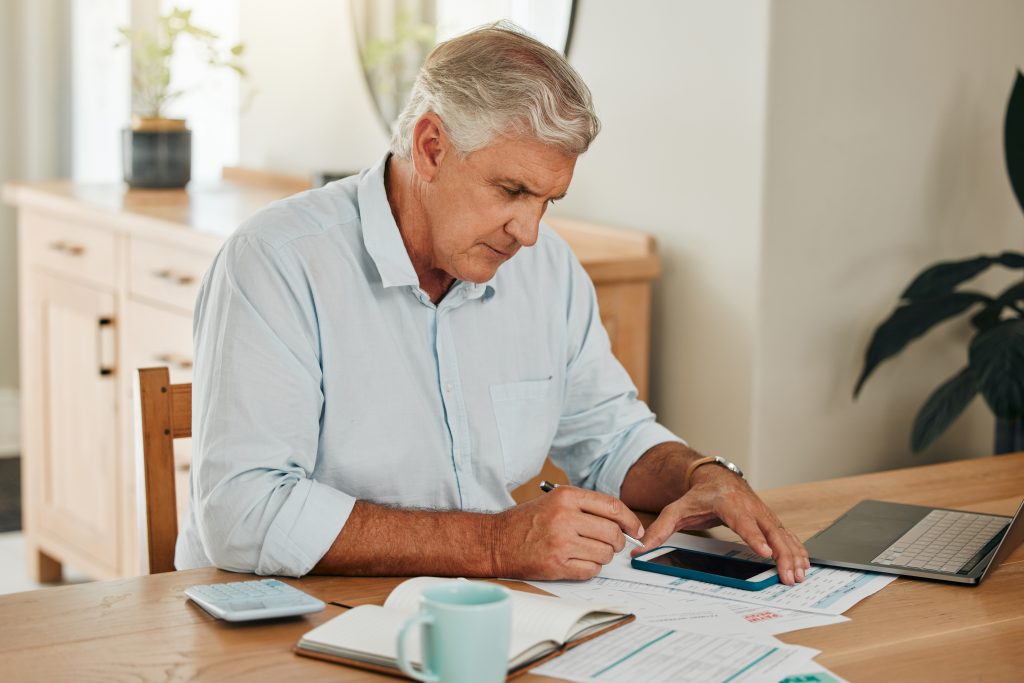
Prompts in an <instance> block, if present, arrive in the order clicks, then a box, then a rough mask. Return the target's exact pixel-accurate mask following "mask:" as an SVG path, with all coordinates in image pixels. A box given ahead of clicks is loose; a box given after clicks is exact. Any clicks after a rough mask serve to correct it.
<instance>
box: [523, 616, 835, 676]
mask: <svg viewBox="0 0 1024 683" xmlns="http://www.w3.org/2000/svg"><path fill="white" fill-rule="evenodd" d="M815 654H817V651H815V650H811V649H810V648H804V647H799V646H794V645H766V644H761V643H757V642H752V641H748V640H742V639H739V638H726V637H722V636H712V635H704V634H701V633H693V632H689V631H683V630H673V629H667V628H664V627H661V626H656V625H651V624H643V623H639V622H635V623H632V624H629V625H627V626H623V627H622V628H619V629H616V630H614V631H611V632H609V633H606V634H605V635H603V636H601V637H600V638H596V639H594V640H592V641H590V642H587V643H584V644H583V645H580V646H579V647H576V648H574V649H572V650H570V651H568V652H567V653H565V654H563V655H562V656H561V657H556V658H554V659H552V660H550V661H548V662H546V663H544V664H543V665H541V666H539V667H537V668H536V669H533V672H534V673H538V674H542V675H545V676H554V677H561V678H566V679H568V680H570V681H578V682H580V683H591V682H593V683H602V682H603V683H608V682H611V683H615V682H617V681H621V682H622V683H635V682H636V681H643V682H644V683H686V682H688V681H693V682H695V683H708V682H712V681H719V682H721V683H743V682H750V681H764V680H774V681H777V680H779V679H782V678H785V677H786V676H788V675H790V674H791V673H792V672H793V671H800V670H810V671H813V670H820V667H819V666H818V665H816V664H815V663H814V662H813V661H812V657H813V656H814V655H815Z"/></svg>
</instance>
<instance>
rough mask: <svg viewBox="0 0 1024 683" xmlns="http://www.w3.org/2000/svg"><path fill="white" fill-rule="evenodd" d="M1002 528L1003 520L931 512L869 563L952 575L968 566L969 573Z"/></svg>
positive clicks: (961, 513) (983, 516)
mask: <svg viewBox="0 0 1024 683" xmlns="http://www.w3.org/2000/svg"><path fill="white" fill-rule="evenodd" d="M1006 524H1007V522H1006V518H1005V517H993V516H991V515H979V514H977V513H973V512H956V511H953V510H932V511H931V512H929V513H928V515H927V516H926V517H925V518H924V519H922V520H921V521H920V522H918V523H917V524H915V525H914V526H913V527H912V528H911V529H910V531H908V532H907V533H905V534H903V535H902V536H900V537H899V538H898V539H897V540H896V542H895V543H893V544H892V545H890V546H889V547H888V548H886V549H885V550H883V551H882V552H881V554H879V555H878V557H876V558H875V559H874V560H872V562H873V563H874V564H883V565H892V566H896V567H909V568H911V569H926V570H929V571H938V572H949V573H953V574H956V573H958V572H961V570H963V569H965V568H966V565H968V564H970V567H969V568H966V570H967V571H970V569H973V568H974V565H976V564H977V563H978V561H980V560H981V559H982V557H984V555H982V557H975V556H976V555H978V554H979V551H981V550H985V551H986V552H988V550H990V549H991V547H990V546H991V545H992V544H991V543H990V542H991V541H992V540H993V539H994V538H995V537H996V535H998V534H999V532H1001V531H1002V530H1003V529H1004V528H1005V527H1006Z"/></svg>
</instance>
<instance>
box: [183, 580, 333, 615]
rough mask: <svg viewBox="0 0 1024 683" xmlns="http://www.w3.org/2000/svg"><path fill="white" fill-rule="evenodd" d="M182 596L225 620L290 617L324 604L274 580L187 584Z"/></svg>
mask: <svg viewBox="0 0 1024 683" xmlns="http://www.w3.org/2000/svg"><path fill="white" fill-rule="evenodd" d="M185 595H187V596H188V597H189V598H191V599H192V600H193V601H194V602H195V603H196V604H197V605H199V606H200V607H202V608H203V609H204V610H206V611H207V612H209V613H210V614H212V615H213V616H215V617H217V618H218V619H226V620H227V621H252V620H253V619H272V618H274V617H291V616H295V615H298V614H309V613H311V612H319V611H320V610H322V609H323V608H324V607H326V605H325V604H324V603H323V601H321V600H317V599H316V598H314V597H313V596H312V595H309V594H308V593H303V592H302V591H300V590H299V589H298V588H295V587H293V586H289V585H288V584H287V583H284V582H283V581H278V580H277V579H263V580H261V581H233V582H231V583H213V584H207V585H200V586H190V587H188V588H186V589H185Z"/></svg>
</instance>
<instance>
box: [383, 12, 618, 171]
mask: <svg viewBox="0 0 1024 683" xmlns="http://www.w3.org/2000/svg"><path fill="white" fill-rule="evenodd" d="M426 112H433V113H435V114H437V115H438V116H439V117H440V118H441V120H442V121H443V122H444V128H445V131H446V132H447V133H448V136H449V137H450V138H451V140H452V143H453V144H454V146H455V149H456V150H457V152H458V153H459V154H460V155H463V156H464V155H467V154H469V153H470V152H473V151H476V150H478V149H480V148H482V147H486V146H487V145H488V144H489V143H490V142H491V141H492V140H493V139H494V138H495V136H497V135H508V136H510V137H528V138H532V139H534V140H537V141H538V142H541V143H544V144H549V145H553V146H555V147H557V148H559V149H560V150H562V151H563V152H565V153H566V154H571V155H579V154H582V153H583V152H585V151H587V148H588V147H589V146H590V143H591V142H592V141H593V140H594V138H595V137H597V133H598V131H599V130H600V129H601V122H600V121H599V120H598V118H597V114H595V113H594V104H593V101H592V100H591V96H590V89H589V88H588V87H587V84H586V83H584V82H583V79H582V78H580V75H579V74H578V73H576V70H575V69H573V68H572V66H570V65H569V62H567V61H566V59H565V57H563V56H562V55H561V54H559V53H558V52H556V51H555V50H552V49H551V48H550V47H548V46H547V45H544V44H543V43H541V42H540V41H538V40H536V39H534V38H532V37H530V36H528V35H526V34H525V33H524V32H523V31H522V30H521V29H519V27H517V26H516V25H515V24H512V23H511V22H506V21H503V22H498V23H496V24H491V25H488V26H483V27H481V28H478V29H475V30H473V31H470V32H469V33H466V34H464V35H461V36H459V37H457V38H453V39H451V40H448V41H446V42H444V43H441V44H439V45H438V46H437V47H435V48H434V49H433V50H432V51H431V53H430V54H429V55H428V56H427V59H426V61H425V62H424V63H423V68H422V69H420V73H419V75H418V76H417V78H416V83H415V84H414V85H413V87H412V93H411V95H410V96H409V102H408V103H407V104H406V105H405V108H404V109H403V110H402V113H401V114H400V115H399V116H398V121H397V122H396V124H395V130H394V133H393V135H392V136H391V152H392V154H394V155H395V156H397V157H400V158H403V159H408V158H409V157H410V155H411V152H412V133H413V128H414V127H415V125H416V121H418V120H419V118H420V117H421V116H422V115H423V114H425V113H426Z"/></svg>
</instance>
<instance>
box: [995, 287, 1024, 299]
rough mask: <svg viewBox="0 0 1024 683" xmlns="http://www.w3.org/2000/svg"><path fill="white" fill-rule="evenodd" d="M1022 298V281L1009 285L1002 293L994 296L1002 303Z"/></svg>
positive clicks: (1023, 289) (1023, 296)
mask: <svg viewBox="0 0 1024 683" xmlns="http://www.w3.org/2000/svg"><path fill="white" fill-rule="evenodd" d="M1021 299H1024V282H1018V283H1017V284H1015V285H1010V286H1009V287H1008V288H1007V289H1006V290H1005V291H1004V292H1003V293H1002V294H1000V295H999V296H998V297H996V301H998V302H1000V303H1004V304H1013V303H1016V302H1018V301H1020V300H1021Z"/></svg>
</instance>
